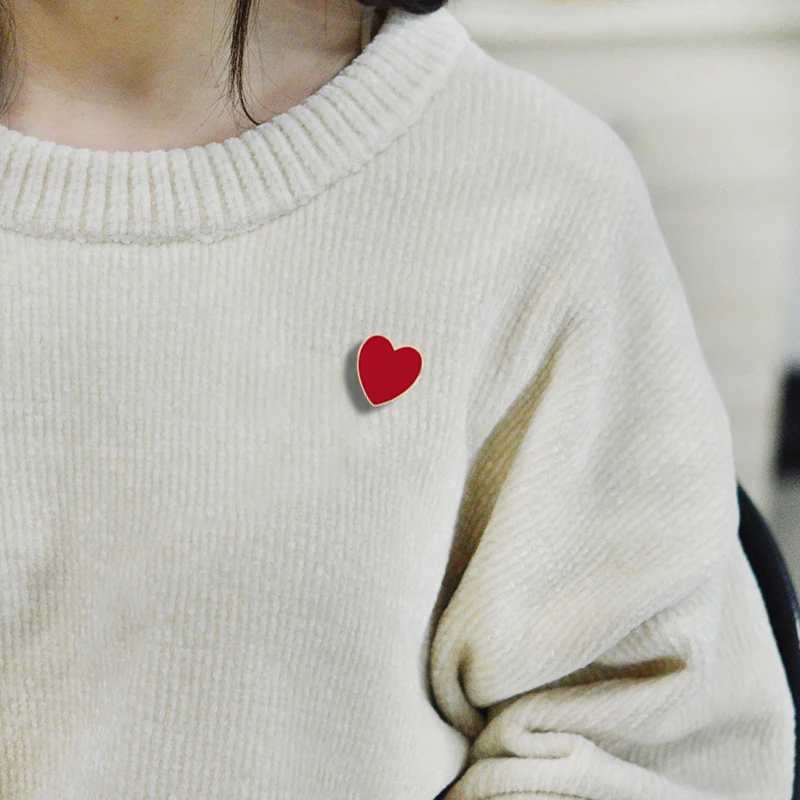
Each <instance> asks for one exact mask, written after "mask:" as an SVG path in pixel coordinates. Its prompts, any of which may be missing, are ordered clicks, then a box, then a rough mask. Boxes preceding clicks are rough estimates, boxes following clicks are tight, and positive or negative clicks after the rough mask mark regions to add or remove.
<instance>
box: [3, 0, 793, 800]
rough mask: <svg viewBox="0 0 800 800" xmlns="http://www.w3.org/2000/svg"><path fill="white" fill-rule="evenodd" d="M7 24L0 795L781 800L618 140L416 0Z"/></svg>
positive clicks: (142, 6) (51, 17)
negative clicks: (369, 8)
mask: <svg viewBox="0 0 800 800" xmlns="http://www.w3.org/2000/svg"><path fill="white" fill-rule="evenodd" d="M5 2H6V4H7V5H6V7H5V10H6V12H7V13H6V14H5V16H4V20H5V21H4V23H3V30H4V31H5V32H6V34H7V36H6V44H7V45H8V46H7V47H5V48H4V58H3V62H2V63H3V64H4V69H3V77H4V80H3V87H4V91H5V93H6V94H5V99H6V100H7V103H6V106H5V112H4V117H3V120H4V121H3V127H0V797H2V798H3V800H34V798H37V800H38V799H39V798H53V799H54V800H55V798H59V800H60V799H61V798H81V800H95V799H96V800H100V798H103V800H107V798H115V800H128V799H130V800H134V799H135V800H156V799H158V800H163V799H164V798H175V800H184V799H185V800H189V798H192V800H211V799H212V798H213V799H214V800H221V799H222V798H225V800H245V799H246V798H247V799H249V798H259V799H264V798H270V800H272V799H274V800H279V799H280V800H282V799H283V798H286V800H289V798H291V800H320V798H326V800H374V799H375V798H381V800H433V799H434V798H435V797H438V798H445V800H489V799H490V798H492V799H494V798H500V797H502V798H504V799H505V800H511V798H519V800H522V798H526V800H527V799H528V798H530V800H533V799H534V798H545V797H547V798H556V797H558V798H567V797H569V798H584V800H622V799H623V798H624V800H654V799H656V798H663V799H664V800H666V799H667V798H669V800H720V798H723V797H724V798H740V800H744V798H748V800H755V799H756V798H764V799H765V800H766V798H770V800H789V798H790V791H791V782H792V774H793V753H794V738H793V737H794V727H793V726H794V709H793V707H792V700H791V695H790V692H789V688H788V685H787V683H786V678H785V675H784V673H783V670H782V665H781V662H780V656H779V653H778V650H777V645H776V643H775V641H774V639H773V638H772V635H771V631H770V627H769V620H768V618H767V616H766V611H765V609H764V606H763V603H762V601H761V598H760V595H759V592H758V587H757V585H756V584H755V580H754V578H753V575H752V573H751V572H750V570H749V567H748V565H747V562H746V559H745V557H744V554H743V552H742V550H741V547H740V545H739V543H738V538H737V526H738V504H737V495H736V475H735V465H734V459H733V452H732V446H731V440H730V426H729V422H728V417H727V413H726V410H725V407H724V405H723V403H722V401H721V398H720V396H719V393H718V392H717V389H716V387H715V385H714V382H713V380H712V378H711V376H710V374H709V372H708V370H707V367H706V364H705V361H704V358H703V354H702V351H701V349H700V347H699V344H698V342H697V339H696V336H695V333H694V328H693V324H692V319H691V316H690V313H689V309H688V306H687V303H686V299H685V296H684V294H683V290H682V287H681V283H680V281H679V279H678V277H677V274H676V272H675V269H674V266H673V264H672V262H671V260H670V258H669V254H668V251H667V248H666V246H665V243H664V240H663V238H662V236H661V233H660V231H659V228H658V225H657V223H656V220H655V217H654V215H653V212H652V208H651V206H650V201H649V197H648V193H647V190H646V188H645V185H644V182H643V180H642V177H641V175H640V173H639V170H638V168H637V166H636V164H635V162H634V161H633V159H632V157H631V155H630V153H629V152H628V151H627V149H626V148H625V146H624V145H623V144H622V142H621V141H620V140H619V139H618V138H617V137H616V135H615V134H614V133H613V132H612V131H611V129H610V128H609V127H608V126H607V125H605V124H604V123H602V122H601V121H600V120H598V119H596V118H595V117H594V116H592V115H591V114H590V113H589V112H587V111H586V110H584V109H582V108H581V107H580V106H578V105H576V104H575V103H573V102H572V101H570V100H569V99H568V98H566V97H564V96H563V95H562V94H560V93H559V92H557V91H556V90H555V89H554V88H553V87H551V86H549V85H548V84H546V83H545V82H544V81H542V80H540V79H538V78H536V77H534V76H533V75H530V74H527V73H524V72H522V71H518V70H515V69H512V68H510V67H506V66H503V65H501V64H499V63H498V62H496V61H495V60H493V59H491V58H489V57H488V56H487V55H486V54H485V53H484V52H483V51H482V50H481V49H480V48H478V47H477V46H476V45H475V44H474V42H472V40H471V39H470V37H469V35H468V34H467V32H466V30H465V29H464V28H463V27H462V26H461V25H460V24H459V23H458V21H457V20H456V19H455V17H454V16H453V15H452V14H450V12H449V11H448V10H447V9H446V8H444V7H442V4H441V3H439V2H435V3H432V4H428V5H427V6H425V5H423V4H421V3H419V4H411V3H406V4H403V5H400V4H395V5H393V6H392V7H389V8H388V9H387V13H386V15H385V19H381V18H380V17H378V18H377V19H371V18H370V16H367V15H365V16H364V18H363V19H362V16H361V13H360V12H361V11H364V10H365V9H360V8H359V5H358V3H355V2H342V3H341V4H337V3H334V2H329V3H325V2H322V1H321V0H319V2H317V0H304V1H303V2H299V1H293V0H262V2H261V3H260V4H259V5H258V6H256V7H254V8H253V9H252V12H253V13H252V19H250V14H249V13H248V11H249V9H248V4H247V3H244V2H239V1H238V0H236V1H235V2H234V0H231V3H230V4H229V5H228V6H226V5H225V4H224V3H222V2H220V3H214V2H212V0H175V2H169V3H164V2H162V0H129V2H127V3H125V4H122V3H119V4H117V3H114V2H112V0H102V2H99V1H98V2H94V3H91V4H90V3H86V2H85V0H48V2H47V3H44V2H37V1H36V0H5ZM226 11H227V12H228V13H227V16H226ZM226 19H227V20H230V21H232V24H231V28H230V31H228V28H227V26H226ZM245 20H247V21H248V22H249V23H250V27H249V30H250V33H251V35H252V38H251V39H250V40H249V42H248V44H247V47H244V44H245V39H244V33H245V32H246V31H247V30H248V29H247V27H246V25H245ZM229 32H230V34H231V35H230V42H231V50H230V52H229V56H230V57H229V58H228V60H227V63H226V59H225V57H224V48H222V47H221V45H222V44H224V43H225V41H226V36H227V34H228V33H229ZM362 35H363V38H362ZM221 51H222V52H221ZM226 74H227V75H228V76H229V78H230V81H229V84H228V89H229V92H228V95H227V97H228V99H231V98H233V96H234V90H236V92H238V101H243V97H242V94H243V93H242V91H241V89H242V87H243V86H245V85H246V86H247V87H248V89H250V90H251V94H250V97H249V98H248V105H249V104H250V101H251V102H252V105H250V107H249V108H248V107H246V106H245V105H244V104H243V102H239V103H238V104H237V103H234V102H230V103H225V102H224V101H225V98H226V95H225V93H224V91H223V89H222V88H221V87H222V86H223V85H224V81H225V77H226ZM242 78H244V83H242V82H240V79H242Z"/></svg>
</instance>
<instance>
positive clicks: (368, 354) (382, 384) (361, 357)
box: [358, 333, 422, 406]
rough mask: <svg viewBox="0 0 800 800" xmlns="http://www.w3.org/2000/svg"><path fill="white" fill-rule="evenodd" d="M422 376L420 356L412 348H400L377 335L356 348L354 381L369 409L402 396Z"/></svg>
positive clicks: (417, 351)
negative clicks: (356, 366) (358, 385)
mask: <svg viewBox="0 0 800 800" xmlns="http://www.w3.org/2000/svg"><path fill="white" fill-rule="evenodd" d="M421 372H422V354H421V353H420V352H419V350H417V349H416V348H415V347H400V348H399V349H397V350H395V349H394V347H392V343H391V342H390V341H389V340H388V339H387V338H386V337H385V336H381V335H380V334H379V333H376V334H374V335H373V336H370V337H369V339H367V340H366V341H365V342H364V343H363V344H362V345H361V347H359V348H358V380H359V381H360V382H361V388H362V389H363V390H364V394H365V395H366V396H367V400H369V402H370V403H372V405H373V406H379V405H383V404H384V403H388V402H390V401H391V400H394V399H395V398H396V397H400V395H401V394H405V392H407V391H408V390H409V389H410V388H411V387H412V386H413V385H414V384H415V383H416V382H417V378H419V376H420V373H421Z"/></svg>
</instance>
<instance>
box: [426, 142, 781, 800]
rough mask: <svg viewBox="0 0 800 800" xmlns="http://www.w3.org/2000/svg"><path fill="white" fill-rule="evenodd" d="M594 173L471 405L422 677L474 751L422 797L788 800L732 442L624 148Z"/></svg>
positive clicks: (768, 640)
mask: <svg viewBox="0 0 800 800" xmlns="http://www.w3.org/2000/svg"><path fill="white" fill-rule="evenodd" d="M606 155H607V157H608V158H607V161H608V163H609V165H610V169H609V175H613V180H611V182H610V183H609V186H608V188H607V189H606V190H603V191H601V192H599V194H598V195H597V196H596V197H595V198H594V200H593V201H592V202H593V205H591V209H590V208H589V204H588V203H587V202H584V203H582V204H579V205H580V212H579V211H578V210H576V212H575V215H576V216H575V218H574V219H573V220H572V221H571V222H570V225H568V226H565V231H568V232H569V240H568V241H566V240H565V243H564V244H563V246H562V247H561V249H560V250H559V251H558V252H559V253H561V255H562V257H563V263H558V262H556V261H554V263H551V264H549V265H548V269H547V270H543V269H541V270H539V272H537V275H536V279H535V280H534V279H532V280H530V281H529V286H528V291H527V293H526V294H525V297H524V298H523V300H522V301H520V302H519V303H518V306H517V310H516V311H515V314H514V316H513V318H511V317H509V318H508V319H507V320H505V321H504V322H503V326H504V328H503V331H502V334H503V335H502V336H498V337H497V339H496V342H497V344H496V346H495V349H494V352H495V353H496V356H497V360H496V362H495V364H494V365H493V366H492V370H491V374H490V375H489V376H488V377H486V378H485V379H484V381H483V384H482V386H483V389H482V392H480V393H477V392H476V397H478V401H476V402H479V403H480V406H479V409H478V410H477V411H476V412H475V420H476V421H475V428H476V430H479V431H480V430H482V432H483V433H485V436H483V435H481V436H480V437H477V439H476V442H479V443H480V447H479V448H476V453H477V455H476V456H475V458H474V459H473V468H472V472H471V473H470V483H469V491H468V496H467V500H466V502H465V503H464V511H463V513H462V515H461V516H460V519H459V526H458V530H457V533H456V541H455V542H454V552H455V553H456V555H455V556H454V560H455V562H458V561H459V560H460V562H461V567H460V573H459V575H458V577H457V579H456V580H454V581H453V586H452V595H451V596H450V597H449V598H448V599H447V601H446V604H445V607H444V611H443V614H442V615H441V617H440V619H439V621H438V624H437V627H436V629H435V634H434V637H433V641H432V645H431V657H430V680H431V686H432V690H433V693H434V696H435V699H436V704H437V707H438V710H439V711H440V713H441V714H442V715H443V717H444V718H445V719H446V720H447V722H448V723H449V724H451V725H452V726H453V727H455V728H456V729H458V730H459V731H461V732H462V733H463V734H464V735H465V736H466V737H467V738H468V740H469V744H470V749H469V758H468V762H467V763H466V765H465V768H464V770H463V772H462V773H461V774H460V775H459V777H458V778H457V779H456V780H455V781H454V782H453V783H452V784H451V785H450V786H449V787H448V790H447V791H445V792H443V793H442V794H441V795H440V797H441V798H443V800H489V799H490V798H492V799H493V798H502V799H503V800H523V799H524V800H534V799H535V800H545V798H547V799H548V800H556V798H558V799H559V800H561V798H564V800H566V799H567V798H569V799H570V800H578V799H580V800H712V798H713V800H721V799H722V798H726V799H727V798H730V800H734V798H735V799H736V800H745V799H747V800H757V799H758V800H767V799H768V798H769V800H790V798H791V791H792V790H791V786H792V779H793V763H794V708H793V703H792V698H791V694H790V691H789V687H788V684H787V681H786V677H785V674H784V672H783V667H782V664H781V660H780V655H779V651H778V649H777V644H776V642H775V640H774V638H773V635H772V632H771V628H770V624H769V619H768V617H767V613H766V610H765V608H764V605H763V601H762V599H761V595H760V593H759V590H758V586H757V583H756V581H755V578H754V576H753V573H752V572H751V570H750V568H749V565H748V563H747V560H746V557H745V555H744V552H743V550H742V548H741V546H740V544H739V540H738V522H739V512H738V505H737V495H736V481H737V476H736V472H735V465H734V458H733V450H732V442H731V434H730V424H729V419H728V416H727V412H726V410H725V407H724V405H723V402H722V400H721V397H720V395H719V393H718V391H717V388H716V386H715V384H714V381H713V379H712V377H711V375H710V373H709V370H708V368H707V365H706V362H705V360H704V356H703V354H702V351H701V348H700V345H699V342H698V339H697V336H696V332H695V329H694V325H693V320H692V317H691V313H690V309H689V307H688V303H687V300H686V296H685V294H684V291H683V288H682V285H681V282H680V280H679V277H678V275H677V273H676V270H675V267H674V265H673V263H672V261H671V258H670V255H669V252H668V249H667V246H666V243H665V241H664V239H663V237H662V234H661V231H660V228H659V225H658V223H657V221H656V218H655V215H654V212H653V209H652V205H651V201H650V197H649V193H648V190H647V188H646V187H645V184H644V180H643V178H642V176H641V174H640V172H639V170H638V167H637V166H636V164H635V162H634V161H633V157H632V156H631V155H630V154H629V152H628V151H627V149H626V148H625V146H624V145H623V144H622V142H621V141H619V140H615V143H614V144H613V145H612V146H611V147H610V150H609V152H608V153H607V154H606ZM612 184H613V185H612ZM576 209H577V206H576ZM587 209H589V210H587ZM579 213H580V214H581V215H582V216H581V217H580V219H578V216H577V215H578V214H579ZM570 254H571V255H570ZM559 269H564V270H568V271H569V273H568V274H566V275H564V276H562V278H561V280H560V282H556V281H553V280H552V279H551V278H547V277H544V276H545V273H547V272H548V271H549V272H551V273H552V272H553V271H557V270H559ZM557 284H558V285H559V286H561V287H562V288H561V289H559V290H558V292H559V294H558V296H556V294H554V292H555V290H552V291H551V289H550V288H548V287H550V286H555V285H557ZM481 420H483V423H482V425H483V427H482V428H481V422H480V421H481Z"/></svg>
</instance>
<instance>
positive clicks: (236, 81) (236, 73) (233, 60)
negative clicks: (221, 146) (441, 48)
mask: <svg viewBox="0 0 800 800" xmlns="http://www.w3.org/2000/svg"><path fill="white" fill-rule="evenodd" d="M358 2H359V3H361V5H362V6H367V7H374V8H377V9H378V10H380V11H388V10H389V9H392V8H399V9H401V10H403V11H407V12H408V13H410V14H432V13H433V12H434V11H438V10H439V9H440V8H442V7H443V6H444V5H446V4H447V2H448V0H358ZM252 3H253V0H236V7H235V9H234V14H233V26H232V27H233V32H232V35H231V49H230V61H229V63H230V71H229V74H228V96H229V99H230V100H232V101H233V100H234V96H235V97H236V98H237V99H238V101H239V103H240V105H241V108H242V111H243V112H244V113H245V115H246V116H247V118H248V119H249V120H250V122H252V123H253V124H254V125H259V124H260V123H259V122H258V121H257V120H255V119H253V118H252V117H251V116H250V112H249V111H248V110H247V105H246V103H245V99H244V89H243V86H242V66H243V61H244V51H245V47H246V44H247V25H248V22H249V20H250V8H251V6H252ZM13 41H14V28H13V20H12V18H11V11H10V8H9V7H8V5H7V4H6V2H5V0H0V79H2V76H3V75H5V74H7V72H8V70H7V67H8V65H9V63H10V62H11V58H12V55H13V52H14V45H13ZM9 43H11V47H9V46H8V45H9ZM3 95H4V97H3V102H2V105H0V114H2V113H4V112H5V111H6V108H7V106H8V103H9V101H10V99H11V97H10V95H9V93H8V92H7V90H6V89H4V90H3Z"/></svg>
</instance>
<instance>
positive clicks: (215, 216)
mask: <svg viewBox="0 0 800 800" xmlns="http://www.w3.org/2000/svg"><path fill="white" fill-rule="evenodd" d="M469 41H470V37H469V34H468V33H467V31H466V29H465V28H464V27H463V26H462V25H461V24H460V23H459V22H458V20H456V18H455V17H454V16H453V15H452V14H451V13H450V12H449V10H448V9H447V8H446V7H445V8H441V9H440V10H438V11H436V12H434V13H433V14H427V15H414V14H410V13H408V12H405V11H402V10H399V9H392V10H391V11H389V13H388V15H387V17H386V20H385V21H384V23H383V25H382V26H381V29H380V31H379V32H378V34H377V35H376V36H375V38H374V39H373V40H372V41H371V42H370V43H369V44H368V45H367V47H366V48H365V49H364V51H363V52H362V53H361V54H360V55H359V56H358V57H357V58H356V59H355V60H354V61H352V62H351V63H350V64H349V65H348V66H347V67H345V68H344V69H343V70H342V71H341V72H339V73H338V74H337V75H336V76H335V77H334V78H333V79H332V80H331V81H329V82H328V83H327V84H325V86H323V87H322V88H321V89H319V90H318V91H317V92H315V93H314V94H313V95H312V96H311V97H309V98H308V99H306V100H305V101H303V102H302V103H300V104H299V105H296V106H294V107H293V108H291V109H289V110H288V111H286V112H285V113H283V114H279V115H278V116H276V117H274V118H273V119H271V120H269V121H268V122H266V123H264V124H263V125H260V126H258V127H257V128H254V129H252V130H249V131H245V132H244V133H242V134H241V135H240V136H238V137H234V138H230V139H227V140H226V141H224V142H214V143H211V144H208V145H203V146H197V147H190V148H186V149H182V148H176V149H171V150H153V151H147V152H145V151H139V152H135V153H129V152H123V151H117V152H107V151H103V150H90V149H87V148H73V147H69V146H66V145H60V144H56V143H54V142H48V141H43V140H40V139H37V138H35V137H33V136H26V135H24V134H22V133H20V132H18V131H13V130H9V129H8V128H7V127H5V126H2V125H0V229H6V230H12V231H17V232H19V233H23V234H28V235H31V236H36V237H44V238H50V239H62V238H63V239H70V240H74V241H79V242H124V243H133V242H136V243H142V244H154V243H161V242H176V241H202V242H214V241H219V240H220V239H223V238H226V237H229V236H233V235H236V234H240V233H243V232H246V231H249V230H252V229H254V228H256V227H258V226H260V225H263V224H264V223H265V222H268V221H269V220H271V219H274V218H275V217H278V216H280V215H282V214H285V213H287V212H289V211H291V210H293V209H294V208H297V207H298V206H301V205H303V204H305V203H307V202H308V201H309V200H310V199H311V198H313V197H314V196H316V195H318V194H319V193H320V192H322V191H324V190H325V189H326V188H328V187H329V186H331V184H333V183H335V182H336V181H338V180H339V179H340V178H342V177H344V176H346V175H350V174H353V173H355V172H357V171H358V170H359V169H361V168H362V167H363V166H364V165H365V164H366V163H368V162H369V161H370V159H372V158H373V157H374V156H375V155H376V154H377V153H379V152H381V151H382V150H384V149H386V148H387V147H388V146H389V145H390V144H391V143H392V142H393V141H394V140H395V139H396V138H397V137H398V136H400V135H401V134H402V133H403V132H404V131H406V130H407V129H408V128H409V127H410V126H411V125H412V124H413V123H414V122H416V121H417V120H418V119H419V118H420V117H421V115H422V113H423V111H424V109H425V107H426V106H427V104H428V101H429V100H430V99H431V98H432V96H433V95H434V94H435V93H436V92H437V91H438V90H439V89H440V88H441V87H442V86H443V85H444V83H445V81H446V79H447V76H448V74H449V73H450V71H451V69H452V68H453V66H454V64H455V62H456V59H457V57H458V55H459V54H460V53H461V51H462V49H463V48H464V47H465V46H466V45H467V43H468V42H469Z"/></svg>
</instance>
